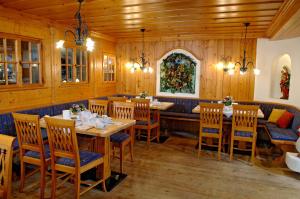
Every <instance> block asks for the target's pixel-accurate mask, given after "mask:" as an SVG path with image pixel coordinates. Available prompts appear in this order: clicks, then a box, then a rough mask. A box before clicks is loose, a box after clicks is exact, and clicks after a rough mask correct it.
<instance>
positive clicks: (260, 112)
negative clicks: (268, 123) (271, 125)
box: [192, 105, 265, 118]
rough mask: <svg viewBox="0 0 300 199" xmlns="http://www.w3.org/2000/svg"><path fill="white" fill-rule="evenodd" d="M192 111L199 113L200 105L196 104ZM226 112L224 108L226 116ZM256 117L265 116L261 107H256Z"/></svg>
mask: <svg viewBox="0 0 300 199" xmlns="http://www.w3.org/2000/svg"><path fill="white" fill-rule="evenodd" d="M192 112H193V113H200V105H198V106H196V107H195V108H193V110H192ZM226 113H229V111H228V112H226V111H225V110H224V115H226V116H227V114H226ZM231 115H232V113H231ZM257 117H258V118H265V115H264V113H263V112H262V110H261V109H258V113H257ZM228 118H229V117H228Z"/></svg>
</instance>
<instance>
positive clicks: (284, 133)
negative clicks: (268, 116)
mask: <svg viewBox="0 0 300 199" xmlns="http://www.w3.org/2000/svg"><path fill="white" fill-rule="evenodd" d="M266 128H267V130H268V132H269V134H270V137H271V141H272V142H273V143H278V142H295V141H296V140H297V139H298V135H297V133H296V132H295V131H294V130H293V129H292V128H288V129H283V128H279V127H277V126H276V125H275V124H271V123H267V124H266Z"/></svg>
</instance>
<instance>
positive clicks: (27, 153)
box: [13, 113, 50, 198]
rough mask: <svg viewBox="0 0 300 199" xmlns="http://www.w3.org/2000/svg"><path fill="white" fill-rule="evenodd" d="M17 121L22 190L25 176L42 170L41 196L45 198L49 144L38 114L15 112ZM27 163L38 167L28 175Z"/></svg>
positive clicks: (21, 190) (14, 116)
mask: <svg viewBox="0 0 300 199" xmlns="http://www.w3.org/2000/svg"><path fill="white" fill-rule="evenodd" d="M13 118H14V121H15V126H16V131H17V136H18V142H19V148H20V151H19V154H20V164H21V179H20V181H21V182H20V192H23V189H24V184H25V178H26V177H29V176H31V175H33V174H35V173H36V172H38V171H39V170H40V172H41V176H40V198H44V195H45V186H46V179H45V178H46V170H47V169H48V166H49V165H50V151H49V146H48V145H44V141H43V137H44V136H43V135H42V132H41V128H40V118H39V116H38V115H28V114H20V113H13ZM26 164H31V165H35V166H37V167H38V168H37V169H35V170H33V171H32V172H30V173H28V174H27V175H26Z"/></svg>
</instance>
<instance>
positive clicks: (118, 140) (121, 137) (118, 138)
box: [110, 133, 130, 143]
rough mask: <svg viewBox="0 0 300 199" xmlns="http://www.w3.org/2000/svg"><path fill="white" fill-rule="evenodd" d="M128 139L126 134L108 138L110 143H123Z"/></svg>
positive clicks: (117, 134) (113, 135) (116, 134)
mask: <svg viewBox="0 0 300 199" xmlns="http://www.w3.org/2000/svg"><path fill="white" fill-rule="evenodd" d="M129 137H130V136H129V134H128V133H115V134H112V135H111V136H110V141H111V142H116V143H122V142H123V141H125V140H127V139H128V138H129Z"/></svg>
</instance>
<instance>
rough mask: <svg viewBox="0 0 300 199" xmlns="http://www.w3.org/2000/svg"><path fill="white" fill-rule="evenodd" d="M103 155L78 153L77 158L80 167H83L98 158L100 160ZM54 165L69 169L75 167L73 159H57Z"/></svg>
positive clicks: (86, 152) (85, 152)
mask: <svg viewBox="0 0 300 199" xmlns="http://www.w3.org/2000/svg"><path fill="white" fill-rule="evenodd" d="M102 156H103V155H102V154H101V153H93V152H89V151H79V157H80V166H81V167H82V166H84V165H86V164H88V163H90V162H93V161H95V160H97V159H99V158H101V157H102ZM56 164H61V165H65V166H69V167H75V162H74V159H70V158H58V159H57V161H56Z"/></svg>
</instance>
